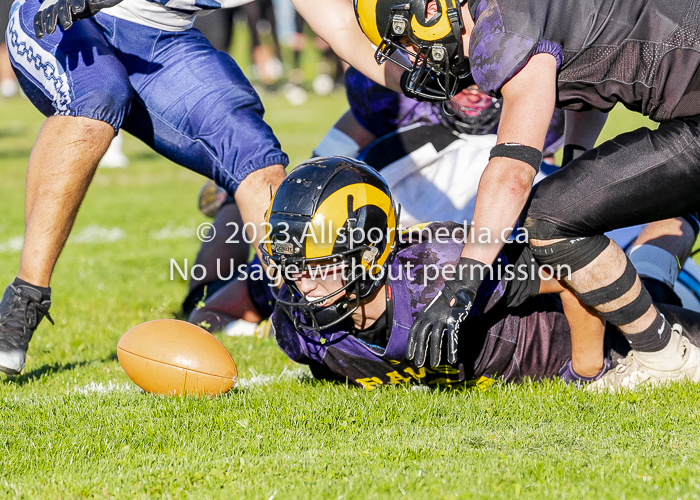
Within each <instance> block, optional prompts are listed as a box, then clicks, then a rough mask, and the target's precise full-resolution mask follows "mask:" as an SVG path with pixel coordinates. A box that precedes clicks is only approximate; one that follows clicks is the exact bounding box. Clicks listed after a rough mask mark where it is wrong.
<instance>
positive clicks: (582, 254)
mask: <svg viewBox="0 0 700 500" xmlns="http://www.w3.org/2000/svg"><path fill="white" fill-rule="evenodd" d="M609 244H610V239H609V238H608V237H607V236H603V235H595V236H581V237H578V238H567V239H565V240H564V241H559V242H557V243H551V244H549V245H544V246H534V245H533V244H532V243H530V250H532V255H534V256H535V259H537V261H538V262H539V263H540V264H549V265H552V266H559V267H560V268H563V267H564V266H568V269H567V271H569V272H570V273H574V272H576V271H578V270H579V269H581V268H583V267H585V266H587V265H588V264H590V263H591V262H593V260H594V259H595V258H596V257H598V256H599V255H600V254H601V253H602V252H603V250H605V249H606V248H608V245H609ZM555 271H557V270H556V269H555ZM559 274H561V270H559Z"/></svg>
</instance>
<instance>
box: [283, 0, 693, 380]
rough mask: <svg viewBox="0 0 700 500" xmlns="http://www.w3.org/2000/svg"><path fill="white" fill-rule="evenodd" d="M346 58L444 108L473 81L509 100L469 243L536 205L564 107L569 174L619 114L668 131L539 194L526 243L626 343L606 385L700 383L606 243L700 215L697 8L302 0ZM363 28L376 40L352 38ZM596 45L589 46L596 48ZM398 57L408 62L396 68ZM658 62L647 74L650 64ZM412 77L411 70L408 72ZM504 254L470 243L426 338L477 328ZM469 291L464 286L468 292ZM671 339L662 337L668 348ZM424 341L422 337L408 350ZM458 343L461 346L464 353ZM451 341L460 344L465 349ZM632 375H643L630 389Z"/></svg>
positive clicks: (428, 313) (613, 151)
mask: <svg viewBox="0 0 700 500" xmlns="http://www.w3.org/2000/svg"><path fill="white" fill-rule="evenodd" d="M294 3H295V6H296V7H297V10H298V11H299V12H300V13H301V14H302V15H303V16H304V17H305V18H306V20H307V21H308V22H309V25H310V26H311V27H312V28H313V29H314V31H316V33H317V34H318V35H320V36H321V37H323V38H324V39H325V40H326V41H327V42H329V44H330V45H331V47H332V48H333V49H334V50H335V51H336V53H337V54H338V55H339V56H340V57H342V58H343V59H345V60H346V61H347V62H348V63H349V64H350V65H352V66H353V67H355V68H357V69H359V70H361V71H362V72H363V73H365V74H367V75H368V76H370V77H371V78H372V79H374V80H375V81H377V82H379V83H381V84H385V85H387V86H389V87H391V88H394V89H396V90H398V89H399V88H403V89H404V90H405V91H406V92H407V94H410V95H414V96H420V97H423V98H428V99H445V98H449V97H450V96H451V95H453V94H454V93H455V92H456V91H458V90H459V88H460V87H462V86H463V85H465V84H468V83H469V78H467V77H468V75H471V78H472V79H473V80H474V81H475V82H476V84H477V85H478V86H479V88H480V89H481V90H483V91H484V92H486V93H487V94H489V95H491V96H494V97H501V96H502V97H503V117H502V120H501V124H500V126H499V130H498V143H499V144H498V145H497V146H496V147H494V149H493V150H492V152H491V156H492V159H491V160H490V162H489V166H488V167H487V169H486V171H485V172H484V175H483V176H482V179H481V183H480V186H479V196H478V197H477V205H476V209H475V212H474V225H473V229H472V230H473V231H476V232H477V233H478V232H480V231H482V230H489V231H490V232H491V233H492V234H500V233H501V231H502V230H503V229H505V228H508V227H513V226H514V223H515V221H516V220H517V219H518V218H519V216H520V214H521V212H522V210H523V207H525V205H526V203H527V202H528V198H529V194H530V191H531V187H532V180H533V178H534V176H535V174H536V171H537V168H538V167H539V164H540V158H541V152H542V147H543V144H544V139H545V135H546V131H547V127H548V126H549V122H550V120H551V116H552V111H553V109H554V107H555V106H556V107H558V108H561V109H565V110H567V123H568V126H567V135H566V142H567V146H569V147H568V148H567V152H568V157H569V158H574V157H575V156H578V154H580V153H581V152H582V151H585V150H587V149H589V148H592V147H593V145H594V143H595V141H596V138H597V137H598V134H599V131H600V129H601V127H602V124H603V122H604V121H605V114H604V113H605V112H607V111H609V110H610V109H612V108H613V106H614V105H615V104H616V103H618V102H620V103H622V104H623V105H624V106H625V107H627V108H629V109H632V110H634V111H638V112H640V113H642V114H644V115H646V116H649V117H650V118H651V119H652V120H655V121H657V122H659V123H660V126H659V128H658V129H657V130H654V131H650V130H648V129H646V128H644V129H640V130H637V131H635V132H631V133H627V134H622V135H621V136H619V137H617V138H615V139H614V140H613V141H609V142H607V143H604V144H602V145H601V146H599V147H597V148H595V149H594V150H592V151H591V152H590V153H584V154H583V155H581V156H580V158H574V159H573V160H572V161H571V162H570V164H569V165H567V168H566V169H562V171H560V172H558V173H557V175H556V176H552V177H550V178H549V179H547V180H546V181H544V182H543V183H541V184H540V185H539V187H538V188H537V189H536V192H535V193H534V195H533V197H532V201H531V203H530V205H529V210H528V218H527V221H526V228H527V229H528V231H529V233H530V237H531V239H530V244H531V245H532V246H533V252H534V254H535V255H536V256H537V257H538V259H539V260H540V262H542V263H547V264H555V265H562V264H566V265H569V266H570V267H572V269H573V271H574V272H573V273H572V276H571V278H570V279H569V278H567V280H566V285H567V286H568V287H569V288H571V289H572V290H573V291H574V292H575V293H576V294H577V296H578V297H579V298H580V300H582V302H583V303H585V304H587V305H589V306H590V307H593V308H594V309H596V310H597V311H598V313H599V314H601V315H603V317H605V318H606V320H607V321H608V322H610V323H613V324H615V325H617V326H619V327H620V329H621V330H622V331H623V332H624V333H625V335H626V336H627V338H628V340H629V341H630V343H631V345H632V346H633V348H634V349H635V351H636V354H635V355H634V356H633V357H632V358H630V364H629V373H626V374H625V375H624V376H621V377H618V374H617V373H611V374H610V375H609V376H608V377H607V378H606V379H605V381H604V382H601V383H604V384H610V385H613V386H617V385H620V384H622V383H623V380H624V383H625V384H627V385H629V386H634V385H635V377H636V376H638V378H639V380H647V379H648V378H649V377H654V378H657V379H659V380H664V379H677V378H688V379H690V380H694V381H697V380H700V349H696V348H693V347H691V348H689V349H685V348H682V346H683V344H682V343H679V342H677V341H676V340H677V338H676V337H675V336H672V335H671V325H670V324H669V323H668V322H667V321H664V319H663V316H661V315H660V314H659V312H658V311H657V310H656V309H655V308H654V306H653V304H652V301H651V297H650V296H649V294H648V293H647V291H646V290H645V288H644V287H643V286H642V284H641V282H640V280H639V278H638V276H636V273H635V272H634V269H633V267H631V266H630V265H629V261H628V260H627V257H626V256H625V254H624V252H623V251H622V250H621V249H620V248H619V247H618V246H617V245H616V244H614V243H611V242H610V240H609V239H608V238H607V237H605V236H603V233H604V232H606V231H609V230H612V229H615V228H619V227H625V226H631V225H635V224H640V223H644V222H649V221H653V220H660V219H664V218H668V217H673V216H680V215H682V214H685V213H691V212H694V211H697V210H698V209H700V198H699V197H698V196H697V191H698V181H700V162H698V161H697V158H698V156H699V152H698V148H699V147H700V143H699V142H698V141H697V140H696V138H697V136H698V133H699V132H700V118H698V117H700V101H698V100H697V99H695V97H694V96H695V94H696V89H697V87H698V82H699V81H700V76H699V75H700V71H699V70H698V69H699V68H700V51H699V50H698V44H697V40H698V39H699V38H700V24H699V23H698V22H697V20H696V18H697V16H698V13H700V3H698V2H697V1H696V0H681V1H680V2H679V3H676V4H673V6H672V7H670V6H669V4H668V2H664V1H662V0H613V1H607V0H605V1H603V0H586V1H583V2H582V1H580V0H563V1H562V0H556V1H555V0H544V1H543V0H524V1H523V0H498V1H496V0H467V1H466V2H464V3H458V2H456V1H455V0H440V1H439V2H436V1H435V0H355V2H354V4H355V12H354V13H353V12H352V9H351V8H350V6H349V5H348V2H346V1H345V0H295V1H294ZM354 14H355V15H356V16H357V20H358V21H359V25H360V27H361V29H362V31H363V32H364V34H365V35H366V36H367V38H368V39H369V40H370V41H371V42H372V43H373V44H374V46H376V47H378V49H377V51H376V56H377V59H376V60H377V61H379V62H381V61H385V60H387V58H390V57H394V59H393V60H394V61H395V62H397V63H399V64H402V65H403V68H402V67H399V66H398V65H391V64H385V65H384V67H383V68H380V67H377V66H376V65H373V64H374V55H375V54H374V52H375V51H374V49H373V48H372V47H371V46H370V45H369V44H368V43H367V42H364V43H362V40H361V36H362V34H361V31H360V30H359V29H358V27H357V25H356V24H354V23H353V22H352V17H353V15H354ZM592 33H593V34H594V35H593V36H592V35H591V34H592ZM397 52H401V53H403V54H404V55H405V56H407V57H408V59H409V61H410V62H406V59H405V58H403V57H397V56H396V53H397ZM648 54H653V55H654V56H653V57H651V58H649V57H648V56H647V55H648ZM404 68H405V69H404ZM502 244H503V242H502V241H499V242H496V241H495V240H494V241H492V242H491V244H488V245H484V244H472V243H467V244H466V245H465V248H464V251H463V252H462V257H463V258H464V260H463V261H462V263H461V265H460V268H464V269H465V270H466V272H465V273H463V279H457V280H450V281H448V282H447V283H446V289H445V290H444V294H443V295H442V297H441V299H440V300H438V301H436V302H435V303H433V304H432V305H431V307H428V308H426V309H425V310H423V312H422V313H421V318H420V319H421V321H420V323H422V324H432V325H437V328H435V329H434V330H435V331H441V329H442V325H447V327H448V338H449V337H451V336H452V333H456V332H457V330H458V325H459V322H460V320H461V318H464V317H466V316H467V313H468V311H469V308H470V306H471V303H472V299H473V298H474V296H475V294H476V291H477V289H478V287H479V279H478V273H473V272H471V270H472V269H474V270H476V269H478V268H479V267H480V266H481V265H483V264H491V263H492V262H493V261H494V259H495V258H496V256H497V255H498V253H499V251H500V248H501V245H502ZM464 276H466V278H464ZM659 332H661V334H659ZM417 335H418V325H417V326H416V328H415V329H414V330H413V332H412V337H413V338H414V339H415V337H416V336H417ZM455 339H456V337H455ZM455 339H452V341H454V340H455ZM635 373H636V374H637V375H634V374H635Z"/></svg>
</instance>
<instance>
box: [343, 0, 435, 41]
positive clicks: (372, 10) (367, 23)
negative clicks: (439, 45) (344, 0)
mask: <svg viewBox="0 0 700 500" xmlns="http://www.w3.org/2000/svg"><path fill="white" fill-rule="evenodd" d="M377 1H378V0H357V7H356V8H357V19H358V21H359V22H360V28H361V29H362V32H363V33H364V34H365V36H366V37H367V38H369V41H370V42H372V43H373V44H374V45H377V46H379V45H380V44H381V43H382V36H383V35H380V34H379V30H378V29H377ZM443 1H444V0H443Z"/></svg>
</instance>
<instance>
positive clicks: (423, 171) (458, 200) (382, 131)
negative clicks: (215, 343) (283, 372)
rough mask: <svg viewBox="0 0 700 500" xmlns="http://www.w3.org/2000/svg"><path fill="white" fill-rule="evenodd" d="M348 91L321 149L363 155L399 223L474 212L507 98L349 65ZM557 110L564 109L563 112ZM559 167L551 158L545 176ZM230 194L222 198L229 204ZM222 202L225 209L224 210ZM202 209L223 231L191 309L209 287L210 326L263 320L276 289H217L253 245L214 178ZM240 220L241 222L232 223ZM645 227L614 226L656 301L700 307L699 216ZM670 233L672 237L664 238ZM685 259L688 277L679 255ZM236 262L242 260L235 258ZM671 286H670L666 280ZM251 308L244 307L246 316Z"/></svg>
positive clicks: (205, 318) (208, 251)
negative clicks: (390, 83) (426, 97)
mask: <svg viewBox="0 0 700 500" xmlns="http://www.w3.org/2000/svg"><path fill="white" fill-rule="evenodd" d="M345 83H346V92H347V96H348V102H349V104H350V111H349V112H348V113H346V114H345V115H343V117H342V118H341V119H340V120H339V121H338V123H336V125H335V126H334V127H333V128H332V129H331V130H330V131H329V132H328V134H327V135H326V136H325V137H324V139H323V140H322V141H321V143H320V144H319V145H318V146H317V147H316V148H315V154H317V155H331V154H333V153H334V154H338V155H342V156H359V158H361V159H363V160H364V161H365V162H367V163H369V164H370V165H371V166H372V167H374V168H375V169H376V170H379V171H381V174H382V177H384V179H385V180H386V181H387V183H388V184H389V187H390V188H391V191H392V194H393V195H394V199H395V200H397V202H398V203H400V204H401V207H402V209H401V221H400V222H401V224H402V225H403V226H404V227H408V226H410V225H413V224H416V223H420V222H430V221H433V220H455V221H471V220H472V216H473V210H474V205H475V194H476V191H477V187H478V183H479V178H480V177H481V173H482V172H483V171H484V169H485V168H486V166H487V164H488V156H489V150H490V149H491V147H493V145H494V144H495V143H496V135H495V130H496V127H497V125H498V119H499V117H500V101H498V100H496V99H494V98H490V97H488V96H486V95H485V94H484V93H483V92H480V91H478V90H474V89H467V90H464V91H462V92H461V93H460V94H459V95H458V96H457V100H456V102H457V103H458V106H457V105H455V107H450V108H445V107H444V106H443V105H442V104H435V103H426V102H417V101H415V100H413V99H409V98H407V97H404V96H403V95H401V94H398V93H396V92H393V91H390V90H388V89H386V88H384V87H381V86H379V85H377V84H376V83H373V82H372V81H371V80H369V79H367V78H366V77H365V76H364V75H362V74H361V73H359V72H357V71H355V70H353V69H352V68H350V69H349V70H348V71H347V73H346V82H345ZM555 116H558V115H555ZM562 133H563V130H561V128H560V126H559V123H558V122H557V121H556V120H554V121H553V123H552V125H551V126H550V130H549V133H548V138H547V141H546V144H547V147H548V148H549V149H548V156H549V155H550V154H553V151H554V150H555V149H556V148H557V147H558V144H560V139H561V138H562ZM555 170H556V169H555V168H553V167H552V166H550V165H546V164H543V165H542V168H541V170H540V174H539V175H538V178H537V180H539V179H541V178H544V177H545V175H546V173H551V172H553V171H555ZM222 203H223V204H222ZM219 206H221V209H220V210H219V211H218V213H217V210H218V208H219ZM200 208H201V209H202V211H203V212H204V213H205V214H207V215H209V216H212V217H215V219H214V226H215V228H216V234H217V235H219V236H217V238H215V239H213V240H212V241H210V242H205V243H203V244H202V247H201V249H200V252H199V254H198V255H197V260H196V264H198V265H202V266H204V267H205V268H206V270H207V271H206V273H205V275H206V279H204V280H192V281H190V291H189V294H188V296H187V298H186V299H185V301H184V304H183V310H184V313H185V316H189V315H190V314H191V313H192V310H193V309H194V307H195V305H196V304H198V303H200V301H201V299H202V298H203V297H204V296H205V295H206V300H205V302H206V306H204V307H201V305H202V304H203V303H202V304H200V309H199V310H198V311H197V312H196V313H195V314H194V315H193V316H192V320H193V321H194V322H196V323H198V324H203V325H206V327H207V328H209V329H211V330H221V329H223V328H224V327H226V326H227V324H228V323H229V322H231V321H233V320H234V319H238V318H243V317H244V316H245V318H247V319H248V320H249V321H252V322H253V323H257V322H258V321H259V320H260V319H261V318H265V317H267V316H268V315H269V312H270V311H271V308H270V305H269V298H270V297H269V294H266V293H265V288H264V287H259V286H256V284H255V283H249V284H248V286H250V287H253V289H252V290H251V292H250V296H252V297H254V300H259V301H260V305H259V309H260V310H261V311H265V314H264V315H263V316H262V317H260V316H258V315H257V313H256V314H253V313H251V312H249V309H248V308H247V307H248V305H249V303H248V301H246V302H245V303H241V302H239V300H240V297H241V294H245V295H246V296H248V295H249V293H248V290H247V287H246V286H244V285H242V284H240V283H238V282H237V281H236V280H235V279H234V283H232V284H231V285H230V287H228V288H227V290H226V291H222V292H221V293H217V291H218V290H219V289H221V288H222V287H223V286H224V285H226V281H224V280H221V279H217V276H219V275H220V276H223V277H229V276H231V277H233V276H234V275H236V273H233V274H232V269H231V261H232V260H233V262H234V263H238V264H239V265H240V264H241V263H242V262H245V261H246V260H247V259H248V255H249V247H248V245H246V244H245V243H244V242H243V241H242V238H241V237H240V234H239V235H233V238H232V239H234V240H237V241H238V243H237V244H230V243H225V242H226V241H227V240H228V239H229V236H231V235H232V233H233V229H232V228H235V227H238V228H240V227H242V222H241V219H240V214H239V211H238V208H237V207H236V206H235V203H234V200H232V199H231V198H230V197H228V199H227V197H226V194H225V192H224V191H223V190H218V191H217V190H216V188H215V186H209V187H208V188H206V189H204V190H203V192H202V194H201V196H200ZM227 224H232V225H233V226H227ZM641 232H642V227H634V228H625V229H621V230H617V231H613V232H611V233H610V234H609V236H611V237H612V238H613V239H614V240H615V241H616V242H617V243H618V244H619V245H620V246H621V247H622V248H625V249H628V250H634V251H633V252H631V259H632V262H633V264H634V265H635V267H637V269H638V270H639V271H640V273H641V274H642V279H643V281H644V283H645V284H646V285H647V286H648V287H652V290H651V291H652V297H654V299H655V301H658V300H660V301H663V302H668V300H669V298H668V297H671V295H672V294H673V293H674V291H675V293H677V294H678V295H680V297H681V299H682V302H680V301H678V299H676V300H675V302H674V303H676V304H677V305H681V304H682V305H683V306H684V307H687V308H691V309H693V310H696V311H700V296H699V295H698V293H697V290H698V288H700V287H698V285H697V284H698V282H700V268H699V267H698V266H697V264H696V263H695V262H694V261H693V260H692V259H690V258H686V257H687V256H688V253H689V251H690V249H691V247H692V245H693V242H694V241H695V235H696V232H697V221H696V219H695V218H694V217H687V220H686V219H678V220H676V221H675V222H671V221H665V222H663V223H656V224H654V225H653V227H651V228H649V229H647V230H646V231H645V234H644V235H642V236H641V237H640V239H639V241H637V242H636V243H635V239H636V238H637V237H638V236H640V233H641ZM646 234H649V235H653V238H654V239H656V240H658V239H659V237H660V235H662V234H665V235H667V236H668V237H673V235H680V237H678V238H675V241H676V242H680V245H674V247H673V248H671V249H670V252H671V253H669V252H668V251H665V250H664V249H662V248H659V247H658V246H654V245H653V244H647V245H642V243H643V242H647V241H648V239H649V238H648V237H646V236H645V235H646ZM665 241H669V238H666V240H665ZM677 256H678V257H679V258H680V259H681V262H683V263H684V268H683V270H682V271H681V274H680V279H679V280H678V281H677V280H676V278H677V277H679V275H678V272H679V269H678V266H677V261H676V257H677ZM234 267H236V266H234ZM669 287H670V288H671V289H672V290H668V288H669ZM243 315H244V316H243ZM253 331H255V325H252V324H248V325H244V324H243V323H239V324H238V325H237V326H235V327H233V329H232V330H230V333H233V334H239V333H243V332H248V333H251V332H253Z"/></svg>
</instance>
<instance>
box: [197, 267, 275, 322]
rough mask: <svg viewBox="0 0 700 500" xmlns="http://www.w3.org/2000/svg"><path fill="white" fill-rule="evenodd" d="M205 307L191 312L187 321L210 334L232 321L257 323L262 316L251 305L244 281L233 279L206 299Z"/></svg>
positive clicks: (252, 304) (253, 305)
mask: <svg viewBox="0 0 700 500" xmlns="http://www.w3.org/2000/svg"><path fill="white" fill-rule="evenodd" d="M205 304H206V305H204V306H202V307H199V308H195V309H193V310H192V313H191V314H190V316H189V318H188V320H187V321H189V322H190V323H194V324H195V325H199V326H201V327H202V328H204V329H206V330H209V331H210V332H215V331H220V330H223V329H224V328H226V325H228V324H229V323H231V322H232V321H236V320H238V319H242V320H244V321H246V322H249V323H253V324H255V323H258V322H260V321H261V320H263V319H264V318H263V316H262V315H261V314H260V313H259V312H258V310H257V308H256V307H255V304H254V303H253V301H252V299H251V297H250V294H249V293H248V286H247V283H246V280H242V279H233V280H232V281H229V282H228V283H227V284H226V285H225V286H224V287H223V288H221V289H220V290H219V291H217V292H216V293H215V294H214V295H212V296H211V298H209V299H207V300H206V302H205Z"/></svg>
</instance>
